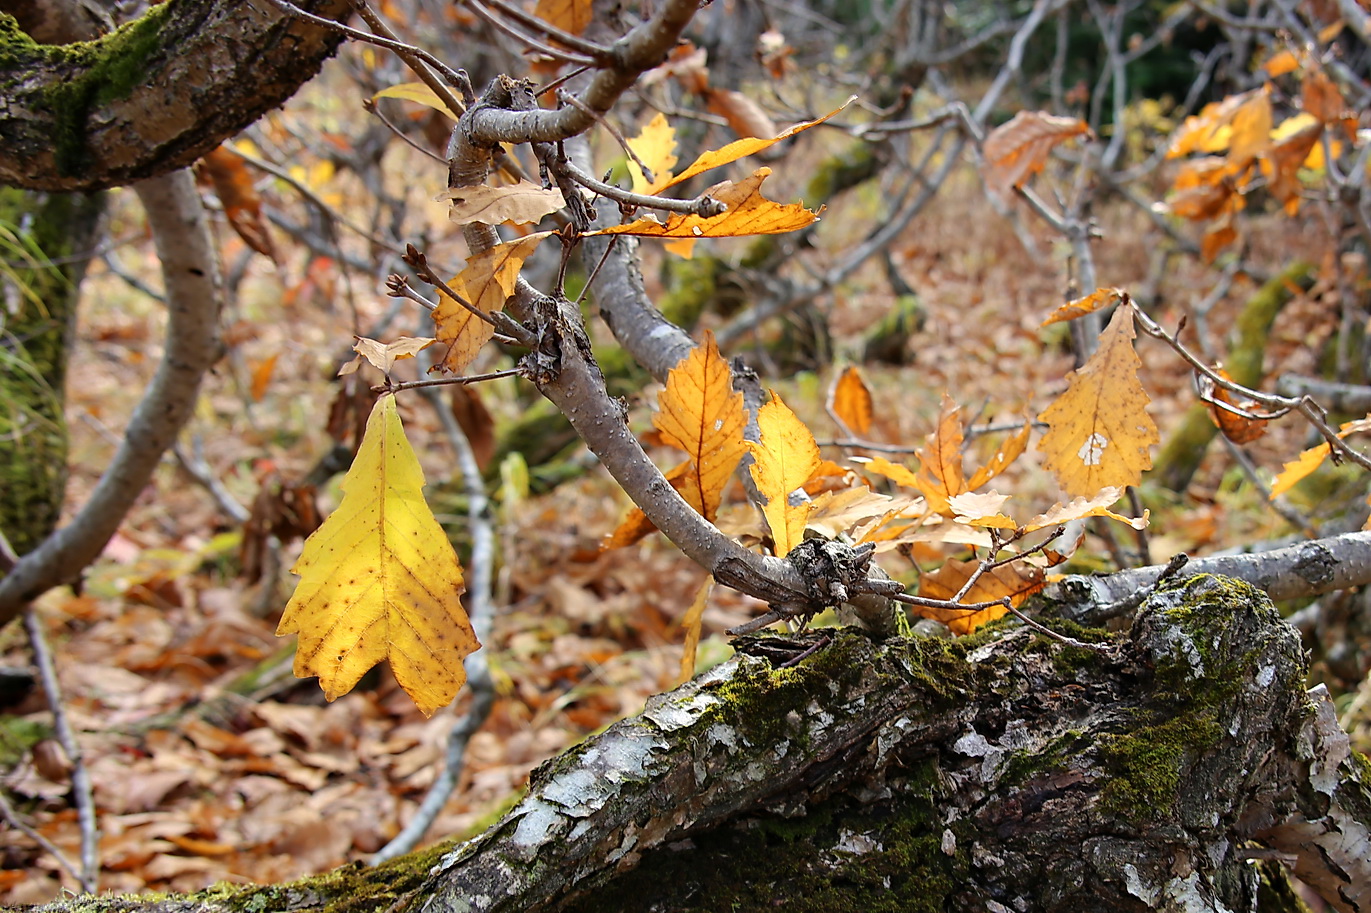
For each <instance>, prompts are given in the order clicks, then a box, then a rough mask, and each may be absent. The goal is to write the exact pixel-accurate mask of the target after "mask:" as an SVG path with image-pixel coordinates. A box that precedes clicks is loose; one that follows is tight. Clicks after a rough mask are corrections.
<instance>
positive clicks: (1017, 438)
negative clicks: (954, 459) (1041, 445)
mask: <svg viewBox="0 0 1371 913" xmlns="http://www.w3.org/2000/svg"><path fill="white" fill-rule="evenodd" d="M1032 432H1033V423H1032V422H1030V421H1025V422H1024V423H1023V427H1022V428H1020V429H1019V430H1018V431H1016V432H1014V434H1013V435H1012V436H1010V437H1008V438H1005V440H1004V442H1003V443H1001V444H1000V447H999V449H998V450H996V451H995V455H994V456H993V457H991V458H990V460H989V461H988V462H987V463H986V464H985V465H984V466H982V467H981V468H980V469H977V470H976V471H975V472H973V473H972V474H971V478H969V479H967V480H966V487H967V490H968V491H975V490H976V489H977V488H980V487H981V486H982V485H984V484H985V483H986V482H989V481H990V480H991V479H993V478H995V477H996V476H997V475H999V474H1000V473H1002V472H1004V471H1005V470H1006V469H1008V468H1009V467H1010V465H1011V464H1012V463H1013V462H1014V461H1015V460H1017V459H1018V458H1019V455H1020V454H1022V453H1023V452H1024V451H1025V450H1026V449H1028V436H1029V435H1030V434H1032Z"/></svg>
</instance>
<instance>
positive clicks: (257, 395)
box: [251, 352, 281, 403]
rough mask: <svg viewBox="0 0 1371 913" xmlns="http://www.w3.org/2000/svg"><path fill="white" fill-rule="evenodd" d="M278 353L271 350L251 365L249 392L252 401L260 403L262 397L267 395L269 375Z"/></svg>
mask: <svg viewBox="0 0 1371 913" xmlns="http://www.w3.org/2000/svg"><path fill="white" fill-rule="evenodd" d="M280 354H281V353H279V352H272V353H271V354H270V355H268V356H267V357H266V358H264V359H262V360H261V361H259V362H258V363H257V364H256V366H254V367H253V369H252V391H251V394H252V401H253V402H254V403H260V402H261V401H262V398H263V397H265V396H266V395H267V387H269V386H271V375H272V373H273V372H274V371H275V370H276V359H277V358H279V357H280Z"/></svg>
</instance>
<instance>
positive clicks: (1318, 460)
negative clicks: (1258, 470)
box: [1271, 415, 1371, 501]
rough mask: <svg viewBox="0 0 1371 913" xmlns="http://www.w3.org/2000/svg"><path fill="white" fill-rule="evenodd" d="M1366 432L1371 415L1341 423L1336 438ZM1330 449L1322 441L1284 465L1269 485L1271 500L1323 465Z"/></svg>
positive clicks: (1368, 429) (1330, 446)
mask: <svg viewBox="0 0 1371 913" xmlns="http://www.w3.org/2000/svg"><path fill="white" fill-rule="evenodd" d="M1366 431H1371V415H1368V416H1367V417H1366V418H1359V419H1355V420H1353V421H1350V422H1343V423H1342V425H1341V426H1340V427H1339V429H1338V437H1339V438H1345V437H1347V436H1348V435H1349V434H1357V433H1362V432H1366ZM1332 449H1333V447H1332V445H1331V444H1329V443H1328V442H1327V441H1324V442H1323V443H1322V444H1319V445H1318V446H1316V447H1310V448H1309V449H1308V450H1305V451H1304V452H1302V453H1301V454H1300V455H1299V456H1298V457H1296V458H1295V459H1294V460H1292V461H1290V462H1289V463H1286V464H1285V468H1284V469H1282V470H1281V472H1280V474H1278V475H1277V476H1276V478H1275V480H1274V481H1273V482H1272V483H1271V500H1273V501H1274V500H1275V499H1276V498H1278V497H1279V496H1281V495H1283V494H1285V493H1286V492H1287V491H1289V490H1290V489H1292V488H1294V487H1295V485H1296V484H1297V483H1299V482H1300V481H1302V480H1303V479H1304V478H1305V477H1307V476H1309V475H1310V474H1312V473H1313V472H1314V470H1316V469H1318V468H1319V467H1320V466H1321V465H1323V461H1324V460H1326V459H1327V458H1328V454H1329V453H1330V452H1332Z"/></svg>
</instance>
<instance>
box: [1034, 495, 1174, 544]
mask: <svg viewBox="0 0 1371 913" xmlns="http://www.w3.org/2000/svg"><path fill="white" fill-rule="evenodd" d="M1122 496H1123V489H1122V488H1113V487H1109V488H1102V489H1100V491H1099V493H1098V494H1096V495H1095V496H1094V497H1092V498H1076V499H1074V500H1072V501H1071V502H1070V503H1067V504H1054V505H1053V506H1052V508H1051V509H1050V510H1048V511H1047V512H1046V513H1041V514H1038V516H1036V517H1034V518H1033V519H1032V520H1029V521H1028V522H1027V523H1025V524H1024V526H1023V531H1024V532H1025V533H1035V532H1037V531H1038V530H1040V529H1050V528H1052V527H1054V526H1064V525H1066V524H1067V523H1070V522H1071V521H1072V520H1081V519H1084V518H1085V517H1108V518H1109V519H1111V520H1118V521H1119V522H1120V523H1127V524H1128V525H1129V526H1131V527H1133V528H1134V529H1146V528H1147V521H1148V517H1149V514H1148V512H1147V511H1143V515H1142V516H1141V517H1136V518H1135V517H1125V516H1123V515H1122V514H1116V513H1114V512H1113V511H1111V510H1109V507H1110V505H1112V504H1113V503H1114V502H1115V501H1117V500H1119V498H1120V497H1122Z"/></svg>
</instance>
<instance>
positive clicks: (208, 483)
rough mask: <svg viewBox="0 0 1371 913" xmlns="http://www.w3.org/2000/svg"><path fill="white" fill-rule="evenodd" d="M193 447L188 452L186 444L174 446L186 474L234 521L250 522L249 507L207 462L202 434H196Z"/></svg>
mask: <svg viewBox="0 0 1371 913" xmlns="http://www.w3.org/2000/svg"><path fill="white" fill-rule="evenodd" d="M192 447H193V448H194V449H193V450H192V451H191V452H187V451H186V448H185V446H184V445H182V444H181V443H179V442H178V443H177V444H176V445H175V446H173V447H172V452H173V453H174V454H175V455H176V462H177V463H179V464H180V466H181V469H182V470H184V471H185V473H186V475H188V476H190V477H191V478H192V479H194V480H195V481H196V483H197V484H199V485H200V487H201V488H203V489H205V491H207V492H209V493H210V496H211V497H213V498H214V503H216V504H218V505H219V509H220V510H222V511H223V512H224V513H226V514H228V516H229V517H231V518H232V519H233V522H235V523H246V522H248V517H249V516H251V514H250V512H249V511H248V509H247V508H246V507H244V506H243V505H242V504H239V503H238V499H237V498H235V497H234V496H233V494H232V492H230V491H229V490H228V489H227V488H225V487H224V483H223V482H221V481H219V478H218V477H217V476H216V475H215V474H214V470H213V469H211V468H210V465H209V463H207V462H205V447H204V439H203V438H202V437H201V436H200V435H198V434H197V435H196V436H195V441H194V443H193V444H192Z"/></svg>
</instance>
